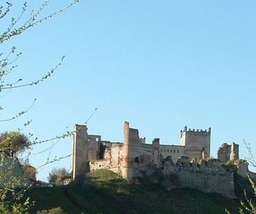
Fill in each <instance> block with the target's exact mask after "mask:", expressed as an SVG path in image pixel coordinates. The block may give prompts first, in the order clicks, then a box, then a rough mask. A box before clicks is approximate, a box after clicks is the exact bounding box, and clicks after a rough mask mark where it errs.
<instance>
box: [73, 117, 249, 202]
mask: <svg viewBox="0 0 256 214" xmlns="http://www.w3.org/2000/svg"><path fill="white" fill-rule="evenodd" d="M210 136H211V129H210V128H209V129H208V130H199V129H198V130H194V129H187V127H185V128H184V130H182V131H181V133H180V145H172V144H169V145H163V144H161V143H160V138H155V139H153V141H152V143H151V144H146V142H145V138H140V136H139V130H138V129H134V128H130V127H129V123H128V122H125V123H124V141H123V143H116V142H110V141H102V140H101V136H100V135H88V133H87V127H86V126H79V125H76V128H75V134H74V137H73V159H72V160H73V162H72V163H73V164H72V168H73V179H74V180H75V179H76V177H77V176H79V175H81V174H82V173H84V172H85V171H88V170H91V171H92V170H97V169H102V168H104V169H109V170H112V171H114V172H116V173H118V174H120V175H121V176H122V177H123V178H125V179H127V180H132V179H133V178H134V176H135V175H136V176H137V175H140V174H143V173H146V174H147V173H148V174H150V172H151V171H152V169H157V171H161V173H160V174H162V175H164V176H167V177H168V175H175V177H177V180H176V181H175V182H173V181H172V180H171V179H170V180H167V186H168V185H169V187H167V188H168V189H170V188H173V187H178V186H179V187H190V188H195V189H199V190H201V191H204V192H215V193H220V194H222V195H224V196H227V197H230V198H233V197H235V194H234V178H233V176H234V172H233V171H228V170H226V169H225V168H222V163H223V162H221V161H220V160H218V159H211V160H209V161H206V160H208V159H209V157H210ZM219 155H220V157H222V158H223V159H224V160H227V159H228V158H229V160H230V158H232V159H233V158H236V157H238V145H237V144H234V143H233V144H232V145H231V146H229V145H227V144H225V145H224V146H222V147H221V149H220V153H219ZM86 163H87V164H86ZM199 163H200V164H199ZM85 166H88V168H87V169H85ZM239 167H240V168H239ZM237 168H239V170H240V171H239V172H241V173H240V174H243V175H244V174H245V173H246V169H247V168H246V167H244V165H242V164H241V163H240V164H239V165H238V167H237ZM143 170H144V171H143ZM147 170H149V171H147ZM140 171H143V173H140ZM153 171H154V170H153ZM149 177H150V176H149Z"/></svg>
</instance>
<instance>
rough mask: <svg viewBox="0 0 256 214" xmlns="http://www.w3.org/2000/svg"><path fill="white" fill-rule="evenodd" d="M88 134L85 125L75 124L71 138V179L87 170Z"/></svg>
mask: <svg viewBox="0 0 256 214" xmlns="http://www.w3.org/2000/svg"><path fill="white" fill-rule="evenodd" d="M87 151H88V134H87V127H86V126H84V125H77V124H76V125H75V128H74V133H73V140H72V179H73V180H76V179H77V178H78V177H79V176H82V175H83V174H84V172H86V170H88V169H87V168H86V167H87V162H88V152H87Z"/></svg>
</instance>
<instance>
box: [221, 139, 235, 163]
mask: <svg viewBox="0 0 256 214" xmlns="http://www.w3.org/2000/svg"><path fill="white" fill-rule="evenodd" d="M217 158H218V159H220V160H221V161H222V162H227V161H229V160H237V159H239V145H238V144H236V143H234V142H233V143H232V144H231V145H229V144H227V143H223V144H222V145H221V146H220V148H219V149H218V152H217Z"/></svg>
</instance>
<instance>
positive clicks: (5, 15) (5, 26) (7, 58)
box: [0, 0, 78, 213]
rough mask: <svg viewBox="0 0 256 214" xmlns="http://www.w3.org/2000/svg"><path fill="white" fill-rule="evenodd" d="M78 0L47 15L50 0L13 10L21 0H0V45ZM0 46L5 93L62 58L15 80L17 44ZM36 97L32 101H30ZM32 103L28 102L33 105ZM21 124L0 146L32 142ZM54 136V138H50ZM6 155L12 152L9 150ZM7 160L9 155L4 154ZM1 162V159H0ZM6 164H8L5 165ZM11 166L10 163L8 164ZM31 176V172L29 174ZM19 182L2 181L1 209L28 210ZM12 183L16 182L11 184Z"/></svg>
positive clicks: (0, 82)
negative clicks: (17, 187)
mask: <svg viewBox="0 0 256 214" xmlns="http://www.w3.org/2000/svg"><path fill="white" fill-rule="evenodd" d="M77 2H78V0H73V1H72V0H71V3H70V4H69V5H67V6H66V7H64V8H62V9H59V10H57V11H55V12H53V13H49V14H48V15H42V14H44V12H45V11H44V10H45V8H47V7H48V6H49V1H43V3H42V4H41V6H39V7H38V8H34V9H33V10H31V11H29V9H28V5H29V3H32V1H31V2H26V1H25V2H23V4H22V5H23V6H22V7H21V8H20V11H19V12H17V11H14V10H13V6H14V5H19V4H20V1H13V2H9V1H8V2H5V1H4V2H1V3H0V26H1V29H0V45H1V47H3V45H4V44H11V43H10V41H11V40H12V38H14V37H17V36H20V35H21V34H23V33H24V32H25V31H27V30H29V29H31V28H33V27H35V26H37V25H39V24H40V23H42V22H44V21H46V20H48V19H50V18H52V17H54V16H55V15H58V14H60V13H62V12H64V11H65V10H67V9H69V8H70V7H72V6H73V5H74V4H76V3H77ZM1 50H6V49H4V48H3V49H1V48H0V93H4V94H6V91H8V90H14V89H19V88H21V87H27V86H35V85H37V84H39V83H41V82H43V81H45V80H46V79H48V78H49V77H50V76H51V75H52V74H53V73H54V71H55V70H56V69H57V68H58V67H59V66H60V65H61V63H62V60H63V59H64V57H62V58H61V60H60V62H59V63H57V65H56V66H55V67H54V68H52V69H51V70H50V71H48V72H45V75H44V76H42V77H41V78H38V79H36V80H35V81H32V82H28V83H26V82H25V83H24V82H23V78H20V79H18V80H17V81H12V80H11V82H8V81H7V80H6V79H8V78H7V77H8V76H9V75H10V73H12V71H13V70H14V69H16V68H17V65H16V62H17V60H18V59H19V56H20V55H21V53H20V52H18V51H17V47H10V49H9V51H7V52H2V51H1ZM34 102H35V101H33V102H32V105H33V103H34ZM32 105H31V106H32ZM29 109H30V107H29V108H28V109H25V110H20V112H18V113H17V114H15V115H13V116H12V117H10V118H6V119H3V118H1V119H0V122H1V123H4V122H6V121H12V120H15V119H16V118H18V117H20V116H21V115H23V114H25V113H27V112H28V110H29ZM3 111H4V108H3V107H2V105H0V114H1V113H2V112H3ZM29 124H30V121H27V122H25V123H24V127H26V126H28V125H29ZM24 127H21V128H20V129H19V130H18V132H12V133H3V134H2V135H1V136H0V142H1V143H0V144H1V145H0V149H2V150H5V149H7V150H8V149H9V150H12V151H13V152H14V153H17V152H22V151H24V149H26V148H28V147H29V146H31V143H30V142H29V140H28V139H27V138H26V137H25V136H24V135H22V134H20V131H21V130H22V128H24ZM65 136H67V135H63V136H59V137H57V138H61V137H65ZM53 139H56V138H53ZM36 143H37V142H33V144H36ZM9 156H11V155H10V154H9ZM7 159H8V160H9V159H10V157H7ZM0 165H1V166H2V162H1V163H0ZM8 167H9V166H8ZM10 167H11V166H10ZM25 169H30V170H28V172H29V173H30V175H31V176H32V175H33V170H31V168H29V167H25ZM5 176H6V175H5V173H4V171H1V172H0V178H5ZM32 177H33V176H32ZM19 183H20V180H19V179H17V178H15V177H12V178H11V179H9V182H8V183H6V184H5V186H3V187H2V188H1V189H0V213H27V212H28V210H29V207H30V206H31V203H30V202H29V198H23V195H24V191H25V190H26V189H24V188H23V189H22V190H21V191H17V189H16V188H15V185H16V186H17V185H18V184H19ZM14 184H15V185H14Z"/></svg>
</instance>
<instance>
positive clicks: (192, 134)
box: [180, 126, 211, 161]
mask: <svg viewBox="0 0 256 214" xmlns="http://www.w3.org/2000/svg"><path fill="white" fill-rule="evenodd" d="M210 142H211V128H209V129H208V130H202V129H201V130H199V129H197V130H195V129H193V130H191V129H187V126H185V127H184V129H183V130H181V131H180V145H182V146H184V147H185V149H184V155H187V156H188V157H189V158H190V160H191V159H192V158H195V159H196V160H198V161H199V160H201V159H205V158H207V157H210Z"/></svg>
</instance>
